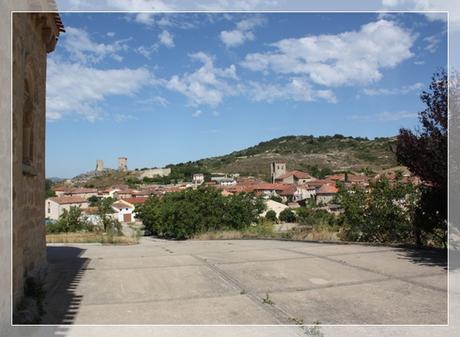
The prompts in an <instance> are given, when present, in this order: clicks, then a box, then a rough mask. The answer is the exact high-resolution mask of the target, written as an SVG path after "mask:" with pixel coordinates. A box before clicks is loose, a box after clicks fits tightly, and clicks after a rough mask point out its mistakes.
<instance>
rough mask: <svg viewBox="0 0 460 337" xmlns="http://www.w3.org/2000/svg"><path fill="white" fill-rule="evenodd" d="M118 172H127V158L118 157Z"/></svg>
mask: <svg viewBox="0 0 460 337" xmlns="http://www.w3.org/2000/svg"><path fill="white" fill-rule="evenodd" d="M118 171H121V172H126V171H128V158H127V157H118Z"/></svg>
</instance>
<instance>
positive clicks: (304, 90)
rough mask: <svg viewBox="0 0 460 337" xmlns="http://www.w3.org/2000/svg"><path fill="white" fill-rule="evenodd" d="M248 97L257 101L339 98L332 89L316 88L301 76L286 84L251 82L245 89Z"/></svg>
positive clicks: (328, 99) (330, 100) (332, 101)
mask: <svg viewBox="0 0 460 337" xmlns="http://www.w3.org/2000/svg"><path fill="white" fill-rule="evenodd" d="M245 91H246V93H247V94H248V97H249V98H250V99H251V100H253V101H256V102H260V101H263V102H268V103H271V102H274V101H277V100H293V101H299V102H311V101H316V100H319V99H323V100H326V101H327V102H330V103H336V102H337V98H336V97H335V95H334V93H333V92H332V91H330V90H314V89H313V88H312V87H311V85H310V84H309V83H308V82H307V81H306V80H305V79H304V78H300V77H294V78H292V79H290V81H289V82H288V83H287V84H285V85H280V84H265V83H258V82H250V83H249V85H248V87H247V89H246V90H245Z"/></svg>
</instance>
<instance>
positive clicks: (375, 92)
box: [363, 82, 425, 96]
mask: <svg viewBox="0 0 460 337" xmlns="http://www.w3.org/2000/svg"><path fill="white" fill-rule="evenodd" d="M424 87H425V84H423V83H421V82H417V83H414V84H411V85H405V86H403V87H400V88H391V89H387V88H366V89H363V94H364V95H367V96H380V95H404V94H408V93H410V92H413V91H420V90H421V89H422V88H424Z"/></svg>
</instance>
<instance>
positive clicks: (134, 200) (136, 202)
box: [121, 197, 148, 205]
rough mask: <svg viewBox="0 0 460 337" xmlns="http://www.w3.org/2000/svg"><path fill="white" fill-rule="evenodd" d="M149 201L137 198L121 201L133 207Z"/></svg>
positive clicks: (144, 198) (145, 198)
mask: <svg viewBox="0 0 460 337" xmlns="http://www.w3.org/2000/svg"><path fill="white" fill-rule="evenodd" d="M147 199H148V198H147V197H137V198H123V199H121V200H122V201H126V202H129V203H130V204H132V205H135V204H143V203H144V202H146V200H147Z"/></svg>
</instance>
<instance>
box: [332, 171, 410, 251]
mask: <svg viewBox="0 0 460 337" xmlns="http://www.w3.org/2000/svg"><path fill="white" fill-rule="evenodd" d="M336 202H338V203H339V204H340V205H341V206H342V208H343V209H344V218H345V224H344V225H343V229H342V235H343V238H344V239H346V240H349V241H367V242H381V243H390V242H398V243H404V242H405V243H414V240H415V235H414V234H415V233H414V225H413V223H414V211H415V207H416V205H417V202H418V193H417V189H416V187H415V186H414V185H412V184H407V183H403V182H402V177H397V179H396V181H392V182H390V181H389V180H388V179H387V178H386V177H382V178H380V179H379V180H377V181H373V182H371V183H370V185H369V189H365V188H362V187H358V186H355V187H353V188H351V189H345V188H344V187H343V186H340V187H339V193H338V196H337V197H336Z"/></svg>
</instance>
